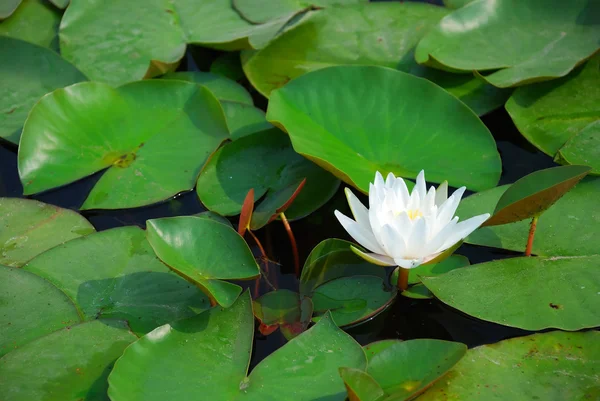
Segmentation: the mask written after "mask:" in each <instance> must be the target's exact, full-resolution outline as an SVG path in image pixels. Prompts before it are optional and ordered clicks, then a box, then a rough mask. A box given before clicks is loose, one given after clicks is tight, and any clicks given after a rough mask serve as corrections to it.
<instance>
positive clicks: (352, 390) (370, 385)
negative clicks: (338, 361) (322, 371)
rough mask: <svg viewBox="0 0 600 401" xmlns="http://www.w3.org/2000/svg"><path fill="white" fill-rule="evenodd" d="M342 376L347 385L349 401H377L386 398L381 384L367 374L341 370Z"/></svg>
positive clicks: (353, 370)
mask: <svg viewBox="0 0 600 401" xmlns="http://www.w3.org/2000/svg"><path fill="white" fill-rule="evenodd" d="M340 376H341V377H342V380H344V385H346V391H348V399H349V401H377V400H380V399H383V398H385V393H384V392H383V390H382V389H381V387H380V386H379V384H377V382H376V381H375V379H373V378H372V377H371V376H369V374H368V373H367V372H364V371H362V370H360V369H350V368H340Z"/></svg>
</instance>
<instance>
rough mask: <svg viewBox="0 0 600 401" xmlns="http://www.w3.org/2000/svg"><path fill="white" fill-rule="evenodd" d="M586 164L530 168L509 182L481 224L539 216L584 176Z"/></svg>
mask: <svg viewBox="0 0 600 401" xmlns="http://www.w3.org/2000/svg"><path fill="white" fill-rule="evenodd" d="M590 170H591V168H590V167H587V166H563V167H553V168H548V169H545V170H539V171H536V172H533V173H531V174H529V175H527V176H525V177H523V178H521V179H520V180H518V181H516V182H515V183H514V184H512V185H511V186H510V187H509V188H508V189H507V190H506V191H505V192H504V193H503V194H502V196H501V197H500V199H499V200H498V203H497V204H496V209H495V210H494V214H493V215H492V217H490V218H489V219H488V220H487V221H486V222H485V223H484V225H486V226H494V225H498V224H506V223H513V222H516V221H521V220H524V219H528V218H531V217H536V216H540V215H541V214H542V213H543V212H544V211H545V210H547V209H548V208H549V207H551V206H552V205H553V204H554V203H556V201H557V200H558V199H560V198H561V197H562V196H563V195H564V194H566V193H567V192H568V191H569V190H570V189H571V188H573V187H574V186H575V185H577V183H578V182H579V181H581V180H582V179H583V177H585V176H586V175H587V174H588V173H589V172H590Z"/></svg>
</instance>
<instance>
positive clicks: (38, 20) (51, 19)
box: [0, 0, 61, 68]
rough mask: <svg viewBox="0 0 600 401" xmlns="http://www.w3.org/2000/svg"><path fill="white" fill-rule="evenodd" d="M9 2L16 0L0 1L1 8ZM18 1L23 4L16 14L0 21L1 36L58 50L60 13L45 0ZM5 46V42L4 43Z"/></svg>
mask: <svg viewBox="0 0 600 401" xmlns="http://www.w3.org/2000/svg"><path fill="white" fill-rule="evenodd" d="M7 2H8V3H11V2H14V0H3V1H2V2H0V3H2V4H1V5H0V8H1V7H2V5H5V4H6V5H8V3H7ZM18 3H21V5H20V6H19V7H18V8H17V9H16V11H15V12H14V14H12V15H11V16H10V18H8V19H6V20H4V21H0V36H9V37H11V38H14V39H20V40H24V41H26V42H30V43H33V44H36V45H38V46H42V47H48V48H50V49H52V50H55V51H57V52H58V26H59V24H60V18H61V15H60V13H59V12H58V11H57V10H56V9H55V8H54V7H52V6H51V5H50V4H48V2H46V1H45V0H22V1H16V4H18ZM1 12H2V11H1V10H0V13H1ZM1 18H2V17H1V16H0V19H1ZM3 47H4V44H2V48H3ZM2 50H4V49H2ZM2 64H4V63H2ZM3 67H4V66H3ZM22 67H28V68H31V67H32V66H25V65H22ZM37 67H38V68H39V67H40V66H37Z"/></svg>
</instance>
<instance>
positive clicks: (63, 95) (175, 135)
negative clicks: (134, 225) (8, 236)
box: [19, 3, 228, 209]
mask: <svg viewBox="0 0 600 401" xmlns="http://www.w3.org/2000/svg"><path fill="white" fill-rule="evenodd" d="M79 4H81V3H79ZM69 9H71V8H69ZM227 136H228V130H227V125H226V123H225V118H224V116H223V111H222V109H221V106H220V105H219V102H218V100H217V99H216V98H215V97H214V95H213V94H212V93H211V92H210V91H209V90H208V89H206V88H204V87H202V86H199V85H196V84H192V83H188V82H181V81H172V80H151V81H141V82H135V83H132V84H128V85H125V86H122V87H120V88H118V89H113V88H111V87H110V86H108V85H105V84H101V83H97V82H84V83H80V84H76V85H72V86H69V87H67V88H65V89H58V90H56V91H54V92H52V93H51V94H49V95H47V96H44V97H43V98H42V100H40V102H38V103H37V104H36V105H35V106H34V108H33V109H32V111H31V113H30V115H29V118H28V119H27V122H26V123H25V127H24V128H23V136H22V138H21V143H20V148H19V175H20V178H21V181H22V182H23V187H24V192H25V194H32V193H37V192H41V191H44V190H47V189H51V188H56V187H58V186H61V185H65V184H68V183H71V182H73V181H76V180H78V179H80V178H83V177H85V176H88V175H90V174H92V173H95V172H97V171H100V170H103V169H105V168H109V169H108V170H107V171H106V172H105V173H104V174H103V175H102V177H101V178H100V180H99V181H98V182H97V183H96V185H95V186H94V188H93V189H92V191H91V193H90V194H89V196H88V198H87V199H86V201H85V202H84V204H83V206H82V209H96V208H109V209H118V208H127V207H137V206H143V205H148V204H151V203H154V202H158V201H161V200H164V199H167V198H169V197H171V196H173V195H176V194H177V193H179V192H182V191H187V190H190V189H191V188H193V187H194V184H195V182H196V179H197V177H198V174H199V172H200V169H201V168H202V166H203V165H204V163H205V162H206V160H207V159H208V156H209V155H210V154H211V153H212V152H214V151H215V150H216V148H217V147H218V146H219V144H220V143H221V141H223V140H224V139H225V138H227Z"/></svg>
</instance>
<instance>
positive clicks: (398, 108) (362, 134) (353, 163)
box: [267, 66, 501, 193]
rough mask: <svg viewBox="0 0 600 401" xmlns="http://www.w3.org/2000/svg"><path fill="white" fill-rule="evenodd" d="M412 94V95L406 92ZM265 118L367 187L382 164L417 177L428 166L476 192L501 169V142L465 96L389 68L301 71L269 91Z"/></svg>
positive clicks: (436, 177)
mask: <svg viewBox="0 0 600 401" xmlns="http://www.w3.org/2000/svg"><path fill="white" fill-rule="evenodd" d="M414 93H419V94H420V96H419V97H417V98H411V101H410V102H408V101H406V97H405V96H403V95H402V94H414ZM366 116H368V118H367V117H366ZM267 120H268V121H270V122H271V123H273V124H274V125H276V126H279V127H282V128H283V129H285V130H286V131H287V132H288V133H289V135H290V138H291V140H292V144H293V146H294V149H295V150H296V151H297V152H298V153H300V154H302V155H304V156H306V157H307V158H309V159H311V160H313V161H314V162H316V163H317V164H319V165H321V166H322V167H323V168H325V169H327V170H329V171H331V172H332V173H333V174H335V175H336V176H338V177H339V178H341V179H343V180H344V181H345V182H347V183H348V184H351V185H353V186H355V187H356V188H358V189H360V190H361V191H363V192H365V193H366V192H367V191H368V188H369V182H371V181H372V180H373V177H374V176H375V172H376V171H379V172H381V173H382V174H384V175H385V174H387V173H388V172H393V173H394V174H395V175H396V176H402V177H405V178H415V177H416V176H417V173H418V172H419V171H421V170H422V169H425V170H426V171H427V174H428V178H430V179H431V181H433V182H443V181H445V180H447V181H448V183H449V185H451V186H456V187H458V186H462V185H465V186H467V187H468V188H469V189H472V190H477V191H479V190H483V189H486V188H491V187H493V186H495V185H496V183H497V182H498V179H499V176H500V170H501V163H500V156H499V154H498V151H497V150H496V143H495V142H494V139H493V138H492V136H491V134H490V132H489V131H488V129H487V128H486V127H485V126H484V125H483V123H482V122H481V120H479V118H477V116H476V115H475V114H473V112H472V111H471V110H470V109H469V108H468V107H467V106H466V105H465V104H464V103H462V102H460V101H459V100H457V99H456V98H455V97H453V96H452V95H450V94H448V93H447V92H446V91H444V90H443V89H441V88H440V87H438V86H437V85H435V84H433V83H431V82H429V81H426V80H424V79H421V78H417V77H414V76H412V75H409V74H406V73H403V72H400V71H394V70H392V69H388V68H383V67H372V66H366V67H363V66H340V67H329V68H325V69H321V70H317V71H313V72H311V73H309V74H306V75H303V76H301V77H299V78H296V79H295V80H293V81H292V82H290V83H289V84H287V85H286V86H284V87H282V88H280V89H278V90H276V91H274V92H273V93H272V94H271V99H270V101H269V108H268V111H267ZM439 149H444V151H443V152H440V151H439ZM457 154H460V155H461V157H460V158H458V159H457V158H456V157H455V155H457Z"/></svg>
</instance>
